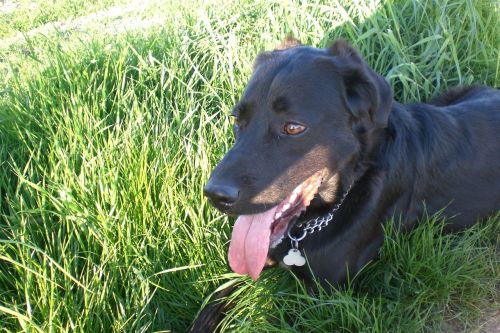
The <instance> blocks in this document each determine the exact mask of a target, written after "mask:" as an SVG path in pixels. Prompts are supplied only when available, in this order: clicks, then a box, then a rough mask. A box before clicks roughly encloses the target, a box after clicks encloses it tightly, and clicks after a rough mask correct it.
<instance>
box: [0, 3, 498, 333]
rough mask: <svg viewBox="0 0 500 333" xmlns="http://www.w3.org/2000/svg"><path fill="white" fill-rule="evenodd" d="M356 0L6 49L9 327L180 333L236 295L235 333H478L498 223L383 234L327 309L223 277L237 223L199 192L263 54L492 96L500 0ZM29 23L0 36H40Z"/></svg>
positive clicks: (177, 17) (174, 14)
mask: <svg viewBox="0 0 500 333" xmlns="http://www.w3.org/2000/svg"><path fill="white" fill-rule="evenodd" d="M348 3H350V2H349V1H345V2H339V3H335V4H333V5H332V4H330V2H322V1H312V2H301V1H297V2H285V1H278V0H276V1H272V2H269V1H255V2H251V1H244V0H239V1H235V2H232V3H225V4H224V5H222V2H221V1H218V0H213V1H210V2H195V1H185V2H183V3H177V2H173V3H170V2H157V3H155V5H154V6H151V7H148V9H147V10H145V11H143V12H141V13H142V15H143V16H144V18H145V19H147V17H148V15H153V13H154V12H156V11H158V10H159V11H162V12H163V13H165V15H164V18H163V21H162V22H161V24H159V25H156V26H149V27H148V29H144V30H142V29H135V30H131V31H129V32H122V33H119V34H113V35H107V34H89V33H84V32H79V31H78V29H76V30H75V31H69V32H66V33H64V34H61V33H58V32H57V31H56V32H53V33H47V34H45V35H35V36H31V37H29V38H28V39H27V40H24V41H23V40H20V41H17V42H16V43H14V44H9V46H8V47H4V48H2V49H0V70H1V72H0V73H2V80H1V81H0V166H1V169H0V170H1V172H0V322H1V323H2V324H1V326H2V327H1V328H2V330H3V331H8V332H10V331H20V330H24V331H35V332H36V331H40V332H59V331H78V332H98V331H105V332H108V331H113V332H115V331H116V332H121V331H127V332H131V331H133V332H149V331H165V330H167V331H168V330H171V331H173V332H182V331H185V330H186V328H187V327H188V325H189V324H190V322H191V320H192V319H193V318H194V316H195V315H196V313H197V311H198V310H199V309H200V306H201V304H202V302H203V301H204V300H205V299H206V297H207V296H208V295H209V294H210V293H212V292H213V291H214V290H215V289H216V288H217V287H219V286H220V285H222V284H224V283H234V282H235V281H241V280H243V282H244V287H243V288H241V289H240V291H239V295H238V296H239V300H238V304H237V306H236V307H235V308H234V309H233V310H232V311H231V312H230V313H229V316H228V317H227V318H226V320H225V321H224V322H223V323H222V325H223V327H224V328H225V330H227V331H238V332H273V331H287V332H317V331H325V332H331V331H345V332H402V331H405V332H429V331H450V330H451V331H453V330H462V331H471V330H474V329H476V328H477V320H478V319H480V318H481V314H482V309H485V308H496V309H498V308H499V302H500V301H499V294H498V276H500V266H499V259H500V258H499V254H498V249H497V248H498V243H499V239H498V235H499V225H500V223H499V222H500V215H496V216H493V217H491V218H490V219H489V220H488V221H486V222H485V223H483V224H480V225H477V226H475V227H474V228H472V229H470V230H468V231H465V232H463V233H460V234H454V235H442V234H441V233H440V228H441V226H442V223H439V222H442V219H441V218H440V217H439V216H437V217H436V216H434V217H427V218H424V220H426V221H427V222H429V223H423V224H422V226H421V227H419V228H417V229H416V230H415V231H414V232H412V233H410V234H408V235H400V234H396V233H394V232H393V231H392V229H393V228H394V227H393V224H391V223H389V224H388V225H387V241H386V243H385V244H384V247H383V248H382V251H381V257H380V259H379V260H378V261H376V262H374V263H372V264H370V265H368V266H367V267H366V268H365V270H364V271H363V272H361V273H360V274H359V275H358V276H356V277H355V278H354V280H355V281H356V283H355V285H356V287H353V286H350V287H348V288H346V289H345V290H339V291H336V292H334V294H333V295H331V294H328V293H326V292H319V293H318V294H315V295H309V294H308V293H307V292H306V291H305V290H304V287H303V285H302V283H301V282H300V281H297V280H295V279H294V278H293V277H292V276H291V275H290V274H289V273H287V272H284V271H280V270H273V271H270V272H266V273H265V274H264V276H263V277H262V278H261V279H260V280H259V281H258V282H256V283H253V282H251V281H250V280H249V279H247V278H241V277H237V276H235V275H234V274H231V273H228V272H229V269H228V267H227V262H226V251H227V241H228V238H229V234H230V230H231V225H232V220H231V219H230V218H227V217H225V216H223V215H221V214H219V213H217V212H216V211H215V210H214V209H213V208H211V207H210V206H209V205H208V203H207V201H206V200H205V199H204V197H203V194H202V187H203V184H204V182H205V181H206V179H207V178H208V175H209V173H210V170H211V169H212V168H213V166H214V165H215V164H216V163H217V161H218V160H219V159H220V158H221V156H222V155H223V154H224V152H225V151H226V150H227V149H228V147H229V146H230V144H231V140H232V139H231V135H230V125H231V122H230V119H229V117H228V111H229V110H230V108H231V107H232V105H233V104H234V102H235V101H236V100H237V99H238V96H239V94H240V93H241V91H242V89H243V87H244V85H245V82H246V80H247V79H248V76H249V74H250V73H251V68H252V61H253V59H254V57H255V56H256V55H257V54H258V52H259V51H261V50H264V49H269V48H272V47H274V45H275V44H277V42H278V41H279V40H281V39H283V38H284V37H285V36H286V35H288V34H293V35H295V36H297V37H298V38H300V39H301V40H302V41H303V42H304V43H307V44H311V45H315V46H320V47H323V46H326V45H328V44H329V43H330V42H331V41H332V40H334V39H335V38H337V37H344V38H346V39H349V40H351V41H352V43H353V44H354V45H355V46H356V47H357V48H359V49H360V51H361V52H362V54H364V55H365V57H366V59H367V61H368V62H369V63H370V64H371V66H372V67H373V68H375V69H376V70H377V71H378V72H379V73H381V74H383V75H384V76H385V77H386V78H387V80H388V81H389V82H390V84H391V86H392V87H393V88H394V90H395V95H396V98H397V99H398V100H399V101H401V102H413V101H420V100H426V99H428V98H430V97H431V96H434V95H435V94H437V93H439V92H441V91H443V90H445V89H446V88H448V87H451V86H454V85H456V84H468V83H473V82H474V83H482V84H488V85H492V86H499V85H500V55H499V51H498V45H500V23H499V22H500V13H499V9H498V7H495V5H494V2H488V1H481V0H471V1H467V2H463V1H458V0H450V1H439V2H436V1H426V0H423V1H388V2H385V3H384V4H383V5H377V6H375V5H369V4H365V3H363V2H361V3H359V4H351V5H348ZM74 4H75V2H70V1H61V2H56V6H62V7H58V8H67V10H65V15H66V14H67V15H66V16H65V17H69V16H72V15H73V16H77V15H79V14H81V13H82V11H83V9H75V8H74V6H73V5H74ZM109 5H111V3H109ZM92 6H93V3H92V2H83V5H82V7H81V8H94V7H92ZM80 10H82V11H80ZM127 15H133V13H130V12H128V14H127ZM2 18H3V17H2ZM55 18H58V19H60V18H61V17H59V16H58V17H55ZM17 19H18V20H21V23H19V24H17V23H16V24H14V23H9V21H8V22H7V28H3V29H7V30H6V31H14V30H18V29H21V30H23V29H25V30H23V31H24V32H27V30H26V29H31V28H32V27H33V25H32V24H31V23H30V22H28V18H26V19H25V21H23V20H22V16H21V15H19V17H17ZM128 19H129V17H128V16H127V17H123V18H122V20H121V21H117V24H124V23H125V22H127V20H128ZM95 24H96V26H94V27H91V28H92V29H94V30H96V31H97V30H99V29H100V27H99V26H98V23H95ZM1 26H2V27H4V25H3V24H2V25H1ZM4 36H5V33H4ZM450 325H451V326H450Z"/></svg>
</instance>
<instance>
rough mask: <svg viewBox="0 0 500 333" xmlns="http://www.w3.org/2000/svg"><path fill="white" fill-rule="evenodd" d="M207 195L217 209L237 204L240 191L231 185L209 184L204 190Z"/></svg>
mask: <svg viewBox="0 0 500 333" xmlns="http://www.w3.org/2000/svg"><path fill="white" fill-rule="evenodd" d="M204 192H205V195H206V196H207V197H208V199H209V200H210V201H211V202H212V204H213V205H214V206H216V207H222V208H224V207H229V206H232V205H234V204H235V203H236V201H237V200H238V196H239V194H240V190H239V189H238V188H237V187H234V186H230V185H220V184H214V183H212V182H208V184H207V185H206V186H205V188H204Z"/></svg>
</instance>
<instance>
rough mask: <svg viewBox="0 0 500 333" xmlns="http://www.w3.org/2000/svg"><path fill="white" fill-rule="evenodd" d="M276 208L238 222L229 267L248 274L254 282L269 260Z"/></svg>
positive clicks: (235, 226)
mask: <svg viewBox="0 0 500 333" xmlns="http://www.w3.org/2000/svg"><path fill="white" fill-rule="evenodd" d="M276 208H277V206H276V207H273V208H271V209H269V210H267V211H265V212H263V213H260V214H255V215H242V216H240V217H238V219H237V220H236V223H235V224H234V227H233V234H232V236H231V243H230V244H229V253H228V259H229V266H231V269H232V270H233V271H234V272H235V273H238V274H247V273H248V274H249V275H250V276H251V277H252V279H254V280H257V278H258V277H259V275H260V272H262V269H263V268H264V265H265V263H266V259H267V252H268V250H269V241H270V237H271V224H272V223H273V221H274V213H275V212H276Z"/></svg>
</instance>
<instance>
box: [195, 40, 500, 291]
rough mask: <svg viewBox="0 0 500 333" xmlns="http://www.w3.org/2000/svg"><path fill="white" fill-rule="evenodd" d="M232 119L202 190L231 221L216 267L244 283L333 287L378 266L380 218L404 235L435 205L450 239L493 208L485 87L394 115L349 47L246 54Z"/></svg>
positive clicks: (498, 153)
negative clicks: (268, 273) (279, 270)
mask: <svg viewBox="0 0 500 333" xmlns="http://www.w3.org/2000/svg"><path fill="white" fill-rule="evenodd" d="M233 115H234V117H235V125H234V134H235V137H236V142H235V144H234V146H233V148H232V149H231V150H230V151H229V152H228V153H227V155H226V156H225V157H224V159H223V160H222V161H221V162H220V163H219V165H218V166H217V167H216V169H215V170H214V171H213V173H212V176H211V177H210V180H209V182H208V184H207V185H206V187H205V194H206V195H207V196H208V198H209V199H210V201H211V202H212V203H213V205H214V206H215V207H217V208H218V209H219V210H221V211H222V212H225V213H227V214H232V215H239V216H240V217H239V218H238V220H237V221H236V223H235V226H234V229H233V236H232V240H231V244H230V247H229V263H230V266H231V267H232V269H233V270H234V271H235V272H237V273H241V274H246V273H247V274H249V275H250V276H252V278H254V279H256V278H257V277H258V276H259V274H260V272H261V271H262V269H263V268H264V267H265V266H270V265H273V264H277V263H279V264H280V265H281V266H285V267H288V268H290V269H291V270H293V271H294V272H295V273H296V274H297V275H298V276H300V277H302V278H304V279H305V281H306V283H310V282H311V281H312V274H314V276H315V277H316V278H318V280H319V281H320V282H321V283H323V284H324V285H325V286H328V285H330V284H331V285H337V284H339V283H342V282H343V281H345V279H346V276H347V272H349V273H350V274H354V273H356V272H357V271H358V270H359V269H361V268H362V267H363V266H364V265H365V264H366V263H367V262H368V261H370V260H372V259H374V258H375V257H376V256H377V254H378V250H379V248H380V246H381V245H382V243H383V240H384V239H383V231H382V225H383V223H384V221H386V220H387V219H389V218H391V217H397V218H398V219H400V221H401V227H402V230H408V229H411V228H413V227H414V225H415V222H416V221H417V220H418V217H419V216H421V215H422V214H423V213H424V212H427V213H429V214H433V213H435V212H437V211H439V210H441V209H444V214H445V215H446V216H448V217H450V219H449V224H447V226H446V229H447V230H456V229H461V228H464V227H467V226H470V225H472V224H473V223H475V222H476V221H477V220H478V218H482V217H486V216H488V215H489V214H492V213H494V212H496V211H497V210H499V209H500V91H498V90H495V89H491V88H488V87H480V86H474V87H460V88H455V89H453V90H451V91H449V92H448V93H446V94H444V95H443V96H440V97H438V98H437V99H435V100H434V101H432V102H431V103H430V104H410V105H401V104H399V103H397V102H395V101H394V100H393V96H392V93H391V88H390V87H389V85H388V84H387V82H386V81H385V80H384V79H383V78H382V77H381V76H380V75H378V74H377V73H375V72H374V71H373V70H371V69H370V68H369V67H368V65H367V64H366V63H365V62H364V61H363V59H362V58H361V56H360V55H359V54H358V53H357V52H356V51H355V50H354V49H353V48H352V47H351V46H350V45H349V44H348V43H346V42H344V41H337V42H335V43H334V44H333V45H332V46H331V47H330V48H329V49H316V48H312V47H307V46H301V45H293V46H292V47H289V48H286V49H283V50H275V51H272V52H265V53H263V54H261V55H260V56H259V57H258V58H257V61H256V64H255V71H254V73H253V75H252V77H251V79H250V82H249V83H248V86H247V87H246V89H245V91H244V93H243V97H242V98H241V100H240V102H239V103H238V104H237V105H236V107H235V108H234V111H233ZM306 260H307V264H305V263H306ZM311 272H312V274H311Z"/></svg>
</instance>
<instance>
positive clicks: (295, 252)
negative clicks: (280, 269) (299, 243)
mask: <svg viewBox="0 0 500 333" xmlns="http://www.w3.org/2000/svg"><path fill="white" fill-rule="evenodd" d="M283 263H285V265H287V266H294V265H295V266H304V264H305V263H306V258H304V257H303V256H302V254H300V250H299V249H290V251H288V254H287V255H286V256H285V257H284V258H283Z"/></svg>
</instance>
